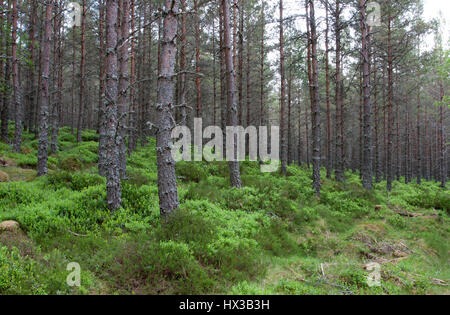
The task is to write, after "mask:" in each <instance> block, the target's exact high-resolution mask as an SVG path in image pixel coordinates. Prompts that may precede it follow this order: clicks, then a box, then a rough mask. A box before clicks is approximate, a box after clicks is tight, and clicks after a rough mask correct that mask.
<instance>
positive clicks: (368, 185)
mask: <svg viewBox="0 0 450 315" xmlns="http://www.w3.org/2000/svg"><path fill="white" fill-rule="evenodd" d="M366 4H367V0H360V1H359V9H360V18H361V42H362V43H361V56H362V73H363V81H362V83H363V97H364V122H363V123H364V131H363V132H364V146H363V148H364V154H363V165H362V183H363V187H364V188H365V189H368V190H371V189H372V187H373V169H372V104H371V102H370V89H371V87H370V56H369V32H370V29H369V26H368V25H367V21H366V19H367V16H366Z"/></svg>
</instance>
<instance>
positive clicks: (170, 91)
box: [156, 0, 179, 218]
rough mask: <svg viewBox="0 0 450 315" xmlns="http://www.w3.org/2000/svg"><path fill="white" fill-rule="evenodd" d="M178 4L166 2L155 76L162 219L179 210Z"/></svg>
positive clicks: (171, 0)
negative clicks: (175, 110) (175, 112)
mask: <svg viewBox="0 0 450 315" xmlns="http://www.w3.org/2000/svg"><path fill="white" fill-rule="evenodd" d="M178 4H179V1H178V0H165V8H164V10H165V16H164V21H163V23H164V26H163V37H162V42H161V53H160V67H159V76H158V103H157V105H156V112H157V113H156V115H157V119H156V121H157V122H158V131H157V135H156V153H157V164H158V193H159V207H160V212H161V216H162V217H163V218H168V217H169V216H170V215H171V214H173V213H174V211H176V210H177V209H178V190H177V183H176V176H175V161H174V160H173V157H172V152H171V142H172V140H171V132H172V128H174V127H175V126H174V125H173V117H172V113H171V109H172V108H171V107H172V105H173V95H174V87H175V84H174V81H173V76H174V70H175V55H176V47H177V46H176V38H177V29H178V21H177V15H178Z"/></svg>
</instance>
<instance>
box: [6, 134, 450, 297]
mask: <svg viewBox="0 0 450 315" xmlns="http://www.w3.org/2000/svg"><path fill="white" fill-rule="evenodd" d="M11 132H12V130H11ZM24 138H25V139H24V145H23V153H22V154H17V153H12V152H11V149H10V147H9V146H8V145H5V144H0V162H2V163H0V164H3V166H0V181H2V183H0V222H2V221H6V220H14V221H17V222H19V223H20V230H19V231H15V232H10V231H2V232H1V231H0V294H294V295H300V294H449V293H450V291H449V287H448V284H449V280H450V264H449V235H450V234H449V232H450V225H449V222H450V220H449V211H450V193H449V191H448V190H444V189H442V188H439V185H438V183H435V182H425V183H423V185H422V186H418V185H416V184H415V183H411V184H408V185H406V184H403V183H401V182H395V183H394V187H393V191H392V193H391V194H390V195H388V194H387V193H386V192H385V186H386V183H385V182H381V183H379V184H376V187H375V189H374V191H372V192H367V191H365V190H364V189H363V188H362V187H361V185H360V181H359V176H358V175H357V174H351V173H348V174H346V181H345V183H337V182H335V181H333V180H327V179H326V178H325V177H324V176H323V177H322V178H323V187H322V194H321V197H320V198H317V197H315V195H314V192H313V190H312V188H311V187H312V183H311V179H310V177H311V171H310V170H308V169H307V168H303V167H297V166H290V167H289V168H288V176H287V177H282V176H280V175H279V174H263V173H261V172H260V169H259V165H258V164H257V163H252V162H245V163H242V166H241V171H242V180H243V184H244V188H243V189H241V190H238V189H233V188H230V187H229V179H228V178H227V174H228V166H227V164H226V163H222V162H220V163H219V162H216V163H207V162H190V163H188V162H181V163H179V164H177V175H178V176H179V178H180V181H179V187H178V188H179V197H180V210H179V211H178V213H177V214H176V215H175V216H174V217H173V218H172V220H171V221H170V222H169V223H165V224H162V223H161V222H160V219H159V208H158V192H157V184H156V181H157V170H156V156H155V145H154V140H150V143H149V144H148V145H147V146H145V147H143V148H139V149H138V150H137V152H135V153H134V154H133V155H132V156H131V157H129V159H128V169H127V173H128V179H127V180H125V181H123V184H122V187H123V207H122V208H121V209H120V210H118V211H116V212H114V213H110V212H109V211H108V210H107V208H106V204H105V201H104V200H105V180H104V178H102V177H100V176H98V175H97V167H96V163H97V159H98V157H97V149H98V143H97V140H98V136H97V135H96V133H95V132H94V131H86V132H83V142H82V143H81V144H77V143H76V141H75V137H74V136H72V134H71V132H70V130H69V129H68V128H63V129H62V131H61V133H60V137H59V142H60V151H59V152H58V154H56V155H52V156H50V158H49V168H50V172H49V175H48V176H45V177H41V178H37V177H36V171H35V168H36V164H37V159H36V151H37V144H38V141H37V140H35V139H33V135H31V134H27V133H25V135H24ZM323 175H325V173H323ZM70 262H77V263H78V264H79V265H80V267H81V286H80V287H69V286H68V285H67V283H66V278H67V276H68V275H69V273H70V271H67V270H66V268H67V264H68V263H70ZM371 262H375V263H378V264H379V275H380V285H379V286H373V287H371V286H369V284H368V280H367V279H368V277H369V275H372V276H374V277H375V278H376V274H377V268H375V269H371V265H370V264H369V263H371Z"/></svg>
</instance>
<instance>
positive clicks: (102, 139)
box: [72, 0, 107, 176]
mask: <svg viewBox="0 0 450 315" xmlns="http://www.w3.org/2000/svg"><path fill="white" fill-rule="evenodd" d="M105 10H106V0H103V1H101V3H100V21H99V33H100V56H101V61H100V90H99V94H100V95H99V97H100V99H99V105H98V107H99V111H98V120H99V122H98V131H99V142H98V173H99V174H100V175H102V176H106V173H107V169H106V161H107V156H106V154H107V153H106V141H107V137H106V129H105V127H106V124H104V123H103V122H104V120H105V111H106V107H105V106H106V103H105V96H106V67H107V64H106V40H105V35H106V33H105V30H104V27H105V19H106V17H105ZM72 93H73V92H72Z"/></svg>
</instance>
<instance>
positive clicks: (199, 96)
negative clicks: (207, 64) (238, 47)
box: [194, 0, 202, 118]
mask: <svg viewBox="0 0 450 315" xmlns="http://www.w3.org/2000/svg"><path fill="white" fill-rule="evenodd" d="M194 10H195V15H194V24H195V89H196V92H197V105H196V116H197V117H199V118H201V117H202V91H201V86H200V22H199V19H200V18H199V12H198V10H199V8H198V0H194Z"/></svg>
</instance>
